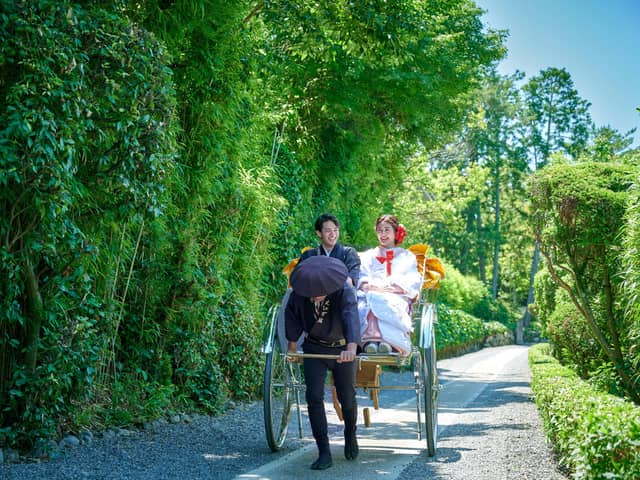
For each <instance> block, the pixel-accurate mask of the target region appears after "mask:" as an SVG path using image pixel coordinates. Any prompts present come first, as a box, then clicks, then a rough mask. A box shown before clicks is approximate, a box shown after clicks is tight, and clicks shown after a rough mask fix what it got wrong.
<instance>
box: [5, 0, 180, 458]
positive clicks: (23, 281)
mask: <svg viewBox="0 0 640 480" xmlns="http://www.w3.org/2000/svg"><path fill="white" fill-rule="evenodd" d="M2 11H3V16H2V19H3V21H2V23H1V24H0V39H1V41H0V44H1V45H2V47H0V48H1V49H2V50H1V55H0V62H1V64H2V69H0V71H1V72H2V74H1V78H0V85H1V86H2V91H1V93H2V98H3V102H2V105H3V106H2V109H1V110H0V116H1V117H2V124H3V125H6V126H7V128H6V129H5V130H3V131H2V132H1V133H0V158H2V160H1V163H0V183H1V184H2V187H3V188H2V189H1V192H2V193H1V194H0V204H1V205H2V207H1V208H2V211H3V212H4V213H3V215H2V217H0V230H1V231H2V233H3V235H2V237H3V242H2V245H0V251H1V252H2V253H1V259H2V269H1V270H0V275H1V277H2V278H1V280H0V285H2V287H0V288H2V289H3V291H2V294H3V295H2V297H3V298H2V302H3V304H2V307H3V308H2V316H1V317H0V332H1V337H0V342H2V343H1V346H2V348H1V350H0V354H1V357H2V361H1V362H0V365H2V371H1V372H0V402H1V403H2V404H3V405H9V408H8V409H7V410H6V411H5V412H4V415H3V426H5V425H17V427H16V432H18V433H17V437H16V438H17V441H18V442H19V443H20V444H21V445H25V444H29V443H30V441H31V440H30V439H33V438H34V437H37V436H40V435H43V434H44V433H50V432H51V431H52V429H53V427H54V424H55V420H56V419H60V418H64V417H65V415H66V414H67V413H68V410H69V408H70V404H71V402H72V401H74V400H79V399H83V400H84V399H89V400H91V399H94V398H95V396H96V392H98V391H99V390H101V388H104V387H105V385H104V382H103V381H104V378H98V377H99V376H100V371H101V370H102V369H106V368H109V364H110V365H111V367H112V368H113V367H115V364H116V363H115V358H114V356H113V355H111V353H110V352H113V351H114V347H115V344H114V342H112V341H111V338H110V337H109V336H108V335H105V333H107V332H113V331H114V326H115V330H117V324H118V323H119V321H120V317H118V316H117V312H118V310H119V311H120V315H122V309H121V304H119V303H117V301H115V300H116V297H115V295H113V294H112V292H110V291H107V290H104V289H100V288H96V287H97V285H99V284H100V281H99V280H98V277H99V275H100V273H99V272H98V271H97V270H96V268H95V267H96V266H97V265H99V262H100V261H101V258H103V257H102V255H103V254H104V253H105V250H103V249H102V247H106V246H107V244H106V242H105V241H106V240H108V239H109V233H111V231H112V229H111V227H112V225H114V224H117V223H119V222H123V223H124V222H126V220H125V219H129V218H134V222H133V223H137V224H138V225H140V224H142V223H143V222H144V221H145V219H146V221H149V222H152V221H153V220H154V219H155V218H156V217H157V216H158V215H160V214H161V213H162V212H163V211H164V210H165V209H166V203H165V202H166V197H165V185H164V181H165V179H166V177H167V176H169V175H171V174H172V172H173V170H174V168H173V160H174V158H175V133H176V128H175V124H174V114H173V109H174V106H175V101H174V100H175V98H174V90H173V83H172V77H171V72H170V71H169V69H168V68H167V66H166V65H167V63H168V62H167V57H166V54H165V52H164V50H163V48H162V46H161V45H159V44H158V42H157V41H156V40H155V39H154V38H153V37H152V36H151V35H150V34H148V32H145V31H142V30H140V29H138V28H136V27H134V26H133V25H132V24H131V23H130V22H128V21H127V20H126V19H123V18H121V17H120V16H118V15H116V14H114V13H113V12H112V11H107V10H102V9H100V8H97V7H94V8H91V7H88V8H87V9H84V8H82V7H80V6H77V5H71V4H70V3H68V2H49V1H42V2H3V4H2ZM133 212H136V213H135V215H134V214H133ZM99 225H100V227H99ZM105 227H107V228H105ZM100 229H103V230H100ZM134 244H135V242H134ZM106 250H108V249H106ZM126 254H127V255H129V254H130V252H126ZM134 256H135V255H134ZM96 262H98V263H96ZM128 285H129V284H128V283H127V286H128ZM103 286H104V285H103ZM120 286H122V284H120ZM116 287H118V285H116ZM120 293H122V290H120ZM125 297H126V294H125V295H124V296H122V297H121V298H118V300H122V301H123V302H124V299H125ZM103 371H104V370H103ZM20 432H22V433H20Z"/></svg>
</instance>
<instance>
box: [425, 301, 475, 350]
mask: <svg viewBox="0 0 640 480" xmlns="http://www.w3.org/2000/svg"><path fill="white" fill-rule="evenodd" d="M486 334H487V331H486V329H485V325H484V322H483V321H482V320H480V319H479V318H476V317H474V316H473V315H470V314H468V313H466V312H463V311H462V310H457V309H452V308H448V307H446V306H445V305H438V323H437V324H436V347H437V349H438V351H443V352H446V351H447V348H448V347H455V348H456V349H460V348H464V347H468V346H472V345H476V344H478V343H480V342H482V341H484V338H485V336H486Z"/></svg>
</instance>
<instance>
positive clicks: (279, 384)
mask: <svg viewBox="0 0 640 480" xmlns="http://www.w3.org/2000/svg"><path fill="white" fill-rule="evenodd" d="M292 374H293V372H292V364H291V363H289V362H287V360H286V356H285V355H284V353H283V352H282V349H281V347H280V342H279V341H278V339H277V338H275V339H274V342H273V349H272V351H271V352H269V353H267V355H266V362H265V369H264V403H263V406H264V428H265V432H266V436H267V443H268V444H269V448H271V450H272V451H273V452H277V451H278V450H280V449H281V448H282V445H283V444H284V440H285V438H286V437H287V430H288V428H289V419H290V418H291V404H292V402H293V391H292V390H293V388H292V382H291V380H292V376H293V375H292Z"/></svg>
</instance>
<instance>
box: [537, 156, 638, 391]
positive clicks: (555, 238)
mask: <svg viewBox="0 0 640 480" xmlns="http://www.w3.org/2000/svg"><path fill="white" fill-rule="evenodd" d="M637 172H638V170H637V167H632V166H629V165H623V164H612V163H581V164H577V165H568V164H566V163H560V164H557V165H549V166H547V167H545V168H543V169H542V170H540V171H538V172H537V173H536V174H535V175H534V177H533V179H532V183H531V197H532V225H533V228H534V231H535V232H536V234H537V239H538V241H539V244H540V251H541V253H542V254H543V255H544V257H545V260H546V266H547V269H548V270H549V273H550V275H551V277H552V278H553V280H554V281H555V282H556V284H557V285H558V286H559V287H560V288H562V289H564V290H565V291H566V292H567V294H568V295H569V297H570V299H571V301H572V302H573V304H574V305H575V307H576V308H577V309H578V311H579V312H580V314H581V315H582V316H583V318H584V319H585V322H586V323H587V325H588V327H589V331H590V333H591V335H592V338H593V340H594V341H595V342H596V343H597V344H598V345H599V347H600V349H601V350H602V352H603V353H604V354H605V356H606V358H608V360H609V361H610V362H611V364H612V365H613V367H614V368H615V371H616V373H617V375H618V377H619V378H620V380H621V382H622V384H623V385H624V388H625V390H626V392H627V394H628V395H629V396H630V398H632V399H633V400H634V401H636V402H639V401H640V395H639V394H638V390H637V385H636V384H635V381H634V377H637V374H638V372H637V365H636V366H633V365H632V364H631V362H630V359H631V355H632V354H633V351H634V349H635V347H634V343H633V342H634V338H633V335H631V334H630V332H631V331H632V329H631V328H630V326H629V324H628V322H627V321H626V320H625V316H624V314H623V311H622V309H621V299H622V296H621V276H620V273H621V268H620V260H619V252H620V246H621V244H620V242H621V240H620V232H621V229H622V226H623V224H624V221H623V217H624V214H625V210H626V207H627V201H628V198H629V189H630V187H631V185H632V184H633V182H634V180H635V178H636V176H637Z"/></svg>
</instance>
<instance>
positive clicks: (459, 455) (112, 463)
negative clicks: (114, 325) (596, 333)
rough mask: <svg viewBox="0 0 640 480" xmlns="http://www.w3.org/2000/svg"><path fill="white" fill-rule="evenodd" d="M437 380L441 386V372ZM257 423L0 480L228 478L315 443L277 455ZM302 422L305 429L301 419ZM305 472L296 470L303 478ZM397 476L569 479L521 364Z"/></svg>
mask: <svg viewBox="0 0 640 480" xmlns="http://www.w3.org/2000/svg"><path fill="white" fill-rule="evenodd" d="M502 348H506V347H502ZM469 355H474V354H469ZM455 361H456V359H449V360H445V361H442V362H439V363H438V365H439V368H440V367H441V365H443V366H445V367H447V366H448V365H452V364H453V363H447V362H455ZM445 371H446V368H445ZM386 375H397V374H393V373H389V372H387V373H385V376H386ZM442 377H443V379H442V381H443V383H444V382H446V381H447V377H446V374H443V375H442ZM445 388H446V386H445ZM262 421H263V420H262V403H261V402H256V403H252V404H247V405H242V406H239V407H237V408H235V409H234V410H232V411H229V412H228V413H227V414H225V415H223V416H220V417H215V418H211V417H204V416H196V417H193V418H191V419H190V420H189V422H188V423H187V422H184V421H183V422H181V423H177V424H165V425H162V426H157V427H155V428H153V429H149V430H141V431H137V430H134V431H124V432H122V433H121V434H119V435H115V436H113V437H112V438H101V437H99V438H95V439H94V440H93V442H92V443H91V444H90V445H81V446H78V447H73V448H70V449H68V451H67V453H66V454H65V456H63V457H61V458H57V459H54V460H51V461H49V462H43V463H23V464H6V463H5V464H3V465H0V480H5V479H6V480H36V479H43V480H44V479H47V480H63V479H64V480H67V479H81V480H102V479H104V480H107V479H109V480H111V479H132V480H151V479H153V480H163V479H166V480H169V479H185V480H189V479H214V480H215V479H230V478H233V477H234V476H236V475H239V474H241V473H244V472H247V471H249V470H252V469H254V468H257V467H259V466H260V465H263V464H265V463H267V462H270V461H272V460H275V459H277V458H279V457H282V456H284V455H287V454H288V453H291V452H293V451H295V450H296V449H298V448H300V447H301V446H303V445H307V444H309V443H311V441H312V440H311V438H310V435H309V434H308V432H307V433H305V435H306V437H305V438H304V439H302V440H299V439H297V438H296V435H295V433H293V434H290V436H289V438H288V439H287V441H286V442H285V448H284V449H283V450H282V451H280V452H278V453H272V452H271V451H270V450H269V448H268V447H267V445H266V441H265V438H264V431H263V424H262ZM304 424H305V425H308V421H307V420H306V419H305V420H304ZM291 425H292V427H295V426H296V422H295V421H294V420H292V422H291ZM338 430H339V427H338V426H334V427H333V431H334V432H338ZM306 474H307V472H301V476H303V477H304V476H306ZM398 478H400V479H401V480H416V479H423V478H424V479H426V478H429V479H447V480H458V479H459V480H463V479H464V480H468V479H473V480H485V479H487V480H488V479H491V480H507V479H532V480H533V479H536V480H537V479H544V480H562V479H565V478H567V477H565V476H563V475H562V473H560V472H559V470H558V467H557V465H556V462H555V460H554V458H553V455H552V453H551V451H550V449H549V447H548V446H547V444H546V443H545V439H544V435H543V433H542V430H541V426H540V419H539V417H538V413H537V410H536V407H535V405H534V404H533V403H532V402H531V400H530V388H529V373H528V369H527V368H524V369H523V368H522V365H520V366H519V367H517V366H514V367H513V369H511V370H509V371H504V372H502V374H501V376H500V377H499V378H497V379H496V381H495V382H493V383H490V384H489V385H488V387H487V388H486V389H485V390H484V391H483V392H482V393H481V394H480V395H479V396H478V397H477V398H476V399H475V400H474V401H473V403H472V404H470V405H467V406H466V407H465V409H464V413H463V414H462V415H460V416H459V418H458V420H457V421H456V423H455V424H453V425H449V426H447V427H446V428H445V429H444V430H443V431H442V432H441V435H440V438H439V443H438V454H437V456H436V457H435V458H433V459H429V458H427V457H426V456H425V455H420V456H418V457H416V459H415V460H414V461H413V463H411V464H410V465H409V466H408V467H407V468H405V469H404V471H402V472H401V473H400V476H399V477H398Z"/></svg>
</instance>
